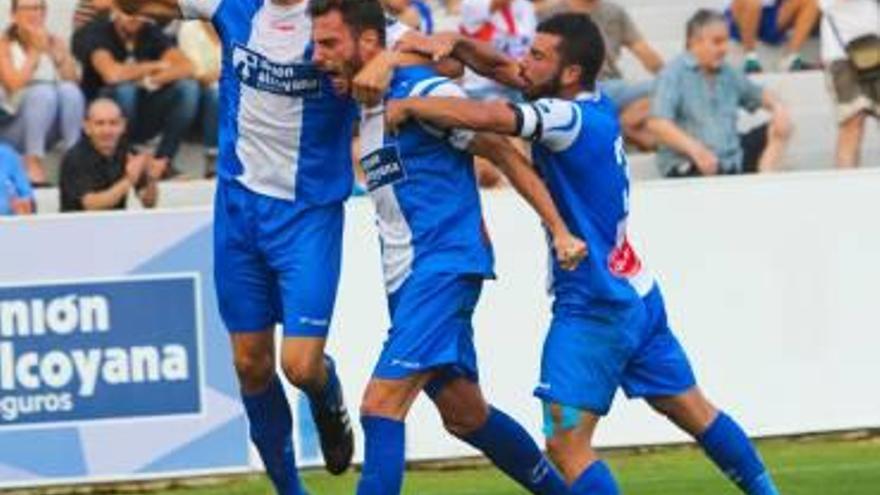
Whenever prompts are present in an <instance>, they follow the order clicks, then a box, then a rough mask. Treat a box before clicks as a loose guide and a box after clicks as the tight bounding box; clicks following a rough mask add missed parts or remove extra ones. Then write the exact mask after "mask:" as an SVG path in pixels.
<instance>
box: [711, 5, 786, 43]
mask: <svg viewBox="0 0 880 495" xmlns="http://www.w3.org/2000/svg"><path fill="white" fill-rule="evenodd" d="M781 7H782V0H777V1H776V2H774V3H773V4H772V5H765V6H764V7H763V8H762V9H761V23H760V24H759V25H758V39H759V40H761V41H763V42H764V43H767V44H768V45H781V44H782V43H784V42H785V40H786V39H787V37H788V33H786V31H785V30H784V29H780V28H779V10H780V9H781ZM724 15H725V17H727V26H728V28H729V29H730V37H731V38H733V39H735V40H736V41H742V35H741V34H740V32H739V26H737V24H736V21H735V20H734V18H733V12H731V11H730V9H727V11H726V12H724Z"/></svg>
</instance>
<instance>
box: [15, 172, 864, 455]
mask: <svg viewBox="0 0 880 495" xmlns="http://www.w3.org/2000/svg"><path fill="white" fill-rule="evenodd" d="M878 190H880V171H878V170H864V171H856V172H850V173H843V172H816V173H798V174H794V173H793V174H780V175H776V176H770V177H758V176H754V177H735V178H724V179H694V180H681V181H650V182H642V183H638V184H636V185H635V186H634V192H633V194H634V197H633V202H632V204H633V218H632V231H633V234H634V239H635V242H636V245H638V246H640V247H641V248H643V249H642V254H643V255H644V257H645V259H646V263H647V264H648V266H650V267H653V269H654V271H655V273H656V274H657V275H658V276H659V279H660V280H661V281H662V286H663V288H664V292H665V295H666V299H667V303H668V305H669V314H670V322H671V324H672V326H673V327H674V329H675V330H676V331H677V333H678V335H679V337H680V338H681V340H682V341H683V343H684V345H685V347H686V349H688V351H689V353H690V355H691V357H692V359H693V363H694V367H695V369H696V371H697V373H698V377H699V381H700V384H701V385H702V386H703V387H704V389H705V390H706V391H707V393H708V395H709V396H710V397H711V398H712V399H713V400H714V401H716V402H717V403H718V404H719V405H721V406H722V407H724V408H725V409H726V410H728V411H729V412H730V413H731V414H733V415H735V416H736V417H738V418H739V419H740V420H741V421H742V423H743V424H744V425H745V426H746V428H747V429H748V431H749V432H750V433H751V434H753V435H777V434H795V433H803V432H811V431H826V430H839V429H848V428H861V427H869V426H878V425H880V416H878V411H880V395H878V394H876V393H870V391H872V390H876V378H877V376H880V360H878V359H877V349H880V332H878V331H877V329H878V328H880V313H878V312H877V311H876V307H877V291H876V287H875V286H876V281H877V280H880V263H877V262H875V260H876V253H878V252H880V230H878V229H876V228H874V227H873V226H874V225H876V212H877V211H880V195H878V194H877V191H878ZM209 191H210V189H208V188H206V189H205V190H203V191H202V192H200V193H199V194H208V193H209ZM484 204H485V209H486V219H487V224H488V226H489V230H490V232H491V234H492V237H493V239H494V241H495V246H496V253H497V273H498V275H499V279H498V281H495V282H489V283H487V286H486V290H485V292H484V297H483V299H482V302H481V304H480V306H479V309H478V311H477V316H476V328H477V331H476V335H477V345H478V349H479V351H480V355H481V366H482V382H483V384H484V385H485V390H486V391H487V395H488V397H489V398H490V399H491V401H492V402H493V403H495V404H497V405H498V406H499V407H502V408H504V409H506V410H508V411H509V412H510V413H511V414H512V415H513V416H514V417H516V418H518V419H519V420H521V421H522V422H523V423H524V424H525V425H527V426H528V427H529V429H530V431H531V433H532V434H533V435H535V437H536V438H540V425H541V416H540V407H539V404H538V403H537V401H536V400H535V399H533V398H532V397H531V390H532V387H533V386H534V384H535V382H536V379H537V372H538V363H539V356H540V351H541V341H542V338H543V335H544V332H545V330H546V328H547V322H548V299H547V297H546V295H545V294H544V290H543V288H544V281H545V274H544V268H545V266H546V263H545V258H544V255H545V251H546V250H545V247H544V243H543V235H542V233H541V231H540V229H539V228H538V224H537V221H536V220H535V217H534V216H533V215H532V214H531V213H530V212H528V211H527V210H526V208H525V206H524V203H523V201H521V200H520V199H519V198H517V197H516V196H515V195H514V194H513V193H512V192H510V191H500V192H492V193H487V194H486V195H485V200H484ZM348 210H349V211H348V221H347V228H346V239H345V261H344V264H343V266H344V267H345V268H344V270H343V277H342V285H341V288H340V295H339V301H338V305H337V313H336V320H335V322H334V334H333V336H332V338H331V346H332V349H331V351H332V352H333V353H335V354H336V355H337V356H338V362H339V363H341V366H340V368H341V370H342V373H343V383H344V384H345V386H346V395H347V397H349V398H350V400H351V401H352V403H353V405H354V404H355V403H356V401H357V398H358V397H360V394H361V392H362V390H363V387H364V385H365V383H366V380H367V379H368V376H369V372H370V370H371V368H372V366H373V363H374V360H375V358H376V356H377V355H378V352H379V349H380V346H381V343H382V341H383V339H384V334H385V329H386V328H387V326H388V320H387V314H386V305H385V301H384V298H385V295H384V291H383V288H382V284H381V277H380V272H379V266H380V263H379V254H378V246H377V242H376V232H375V227H374V220H373V211H372V210H373V208H372V205H370V203H369V202H368V201H352V202H350V203H349V206H348ZM197 211H198V212H201V213H200V214H204V215H206V216H207V215H209V214H210V212H209V210H207V209H199V210H197ZM192 213H193V210H192V209H186V210H179V211H174V210H165V211H162V212H130V213H127V214H126V213H111V214H101V213H96V214H81V215H63V216H57V215H46V216H41V217H35V218H26V219H11V220H5V221H2V222H0V229H2V230H3V231H4V232H5V233H4V241H3V245H4V251H6V250H11V252H10V254H9V256H6V257H5V258H6V259H7V260H17V261H14V264H16V265H20V263H22V262H24V260H40V259H42V260H45V261H46V264H43V262H40V263H39V264H40V266H37V267H34V268H33V270H30V269H29V271H32V272H33V273H44V272H45V271H46V270H48V269H50V268H49V267H50V266H55V265H57V264H59V263H61V264H64V265H65V266H67V265H69V264H71V263H73V264H75V263H77V259H78V258H77V255H75V254H74V253H76V252H83V251H82V250H83V249H86V250H89V249H92V248H94V250H95V251H94V252H91V251H89V254H88V260H90V261H89V263H99V264H100V263H104V262H106V263H111V264H112V263H113V260H112V258H113V257H114V256H119V255H120V254H118V253H126V252H131V249H132V248H134V246H127V243H129V244H130V243H132V242H135V241H132V240H129V239H127V238H126V236H125V235H124V232H117V231H114V232H107V235H106V236H102V238H91V237H89V236H88V234H78V233H77V232H78V230H77V229H76V223H77V222H82V223H83V224H85V223H86V222H90V221H91V219H98V218H103V217H104V216H105V215H128V216H129V217H130V218H132V219H137V220H138V222H141V219H142V218H143V217H144V216H147V217H151V218H153V219H154V222H155V226H154V227H153V228H154V229H155V230H156V231H157V232H159V231H162V230H163V229H167V228H172V229H173V228H174V225H175V222H174V221H173V220H174V216H175V215H181V216H184V215H192ZM4 222H5V225H4ZM16 222H21V223H16ZM41 222H48V223H49V224H51V225H55V226H61V225H58V224H60V223H63V224H65V225H67V227H66V228H64V229H63V230H64V231H65V232H66V233H67V235H66V237H65V239H64V244H65V245H66V246H70V247H71V249H58V246H56V245H48V246H47V245H46V244H45V239H46V238H45V237H44V236H40V235H37V234H33V233H31V232H32V231H34V230H45V229H36V228H33V227H38V226H39V224H40V223H41ZM7 227H8V228H7ZM78 236H79V237H78ZM90 246H91V248H90ZM7 252H8V251H7ZM37 253H45V254H42V255H40V254H37ZM209 255H210V253H205V256H209ZM105 257H106V258H107V259H105ZM34 262H36V261H34ZM3 267H4V264H2V263H0V279H3V278H4V277H5V278H7V279H8V277H9V274H10V273H16V272H15V271H14V270H13V271H8V270H4V269H3ZM6 268H7V269H12V268H14V267H12V266H11V265H9V266H7V267H6ZM4 272H5V274H6V275H4ZM213 331H215V332H219V331H220V330H219V329H215V330H213ZM209 335H210V333H209ZM215 335H216V333H215ZM408 435H409V437H408V439H409V441H408V444H409V448H410V452H409V455H410V457H411V458H413V459H430V458H447V457H455V456H460V455H470V454H473V452H472V451H470V450H468V449H467V448H465V447H464V446H463V445H462V444H461V443H460V442H455V441H453V440H452V439H450V438H449V437H448V435H446V434H445V433H444V432H443V430H442V427H441V425H440V422H439V420H438V417H437V414H436V413H435V412H434V411H433V410H432V409H431V407H430V405H429V403H428V402H427V401H424V400H422V401H420V402H419V404H418V405H417V406H416V408H415V410H414V413H413V415H412V419H411V421H410V422H409V432H408ZM598 438H599V440H598V441H599V444H600V445H604V446H612V445H637V444H650V443H667V442H678V441H683V440H686V439H685V437H683V436H682V435H681V434H680V433H678V432H677V431H676V430H675V429H674V428H672V427H671V426H669V425H668V424H666V423H665V422H664V421H662V420H661V419H660V418H658V417H656V416H654V415H653V414H651V413H650V412H649V411H648V409H647V407H645V406H644V405H642V404H641V403H638V402H626V401H622V400H619V401H618V403H617V404H616V408H615V410H614V413H613V414H612V415H611V417H610V418H609V419H608V420H607V422H605V423H604V424H603V426H602V427H601V428H600V431H599V437H598Z"/></svg>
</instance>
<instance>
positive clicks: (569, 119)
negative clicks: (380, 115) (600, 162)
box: [386, 98, 581, 151]
mask: <svg viewBox="0 0 880 495" xmlns="http://www.w3.org/2000/svg"><path fill="white" fill-rule="evenodd" d="M409 119H418V120H421V121H423V122H428V123H430V124H432V125H435V126H437V127H441V128H443V129H453V128H456V129H471V130H475V131H485V132H495V133H498V134H505V135H509V136H519V137H522V138H525V139H527V140H529V141H533V142H539V143H541V144H543V145H546V146H547V147H549V148H550V149H551V150H554V151H561V150H563V149H565V148H567V147H568V146H570V145H571V143H572V142H574V140H575V138H576V137H577V135H578V133H579V132H580V129H581V115H580V112H579V111H578V109H577V106H576V105H575V104H574V103H572V102H571V101H566V100H561V99H557V98H542V99H540V100H537V101H534V102H529V103H522V104H513V103H509V102H503V101H486V102H480V101H473V100H466V99H463V98H408V99H405V100H397V101H392V102H389V103H388V107H387V108H386V121H387V123H388V126H389V127H390V128H391V129H396V128H397V127H398V126H400V125H401V124H402V123H404V122H406V121H407V120H409Z"/></svg>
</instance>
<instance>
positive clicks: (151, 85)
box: [74, 8, 200, 175]
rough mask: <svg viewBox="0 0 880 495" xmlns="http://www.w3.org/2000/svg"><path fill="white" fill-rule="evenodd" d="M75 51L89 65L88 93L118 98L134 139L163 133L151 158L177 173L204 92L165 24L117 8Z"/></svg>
mask: <svg viewBox="0 0 880 495" xmlns="http://www.w3.org/2000/svg"><path fill="white" fill-rule="evenodd" d="M74 52H75V53H76V56H77V58H79V59H80V61H81V62H82V65H83V90H84V91H85V94H86V97H87V98H88V99H89V100H93V99H95V98H96V97H98V96H107V97H110V98H112V99H113V100H115V101H116V102H117V103H118V104H119V106H120V108H122V112H123V114H124V115H125V118H126V119H127V121H128V122H129V123H130V127H129V129H128V136H129V138H130V139H131V140H132V142H133V144H142V143H144V142H146V141H147V140H149V139H152V138H154V137H156V136H161V139H160V140H159V146H158V148H157V149H156V152H155V155H154V156H153V157H152V158H151V160H152V161H161V162H163V163H164V164H165V167H164V168H165V169H166V170H167V171H168V172H169V175H177V174H178V172H177V171H176V170H175V169H174V167H173V160H174V157H175V155H176V154H177V152H178V150H179V149H180V144H181V142H182V141H183V138H184V137H185V136H186V134H187V132H188V131H189V130H190V128H191V127H192V125H193V122H194V121H195V118H196V113H197V112H198V106H199V94H200V90H199V83H198V82H196V81H195V80H194V79H192V75H193V67H192V64H191V63H190V62H189V60H188V59H187V58H186V55H184V54H183V53H182V52H181V51H180V50H179V49H178V48H176V47H175V46H174V45H173V43H172V42H171V40H169V39H168V38H167V37H166V36H165V35H164V34H163V33H162V29H161V28H160V27H159V26H157V25H156V24H154V23H152V22H150V21H148V20H146V19H144V18H141V17H138V16H132V15H128V14H126V13H124V12H123V11H122V10H120V9H117V8H114V9H113V10H112V13H111V16H110V17H109V18H99V19H97V20H95V21H94V22H92V23H91V24H89V25H88V26H86V27H85V28H83V29H82V31H80V33H78V34H77V36H76V37H75V41H74Z"/></svg>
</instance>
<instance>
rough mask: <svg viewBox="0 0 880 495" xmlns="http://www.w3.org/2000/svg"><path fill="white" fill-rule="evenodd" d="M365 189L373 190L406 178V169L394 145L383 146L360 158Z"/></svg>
mask: <svg viewBox="0 0 880 495" xmlns="http://www.w3.org/2000/svg"><path fill="white" fill-rule="evenodd" d="M361 166H362V167H363V169H364V173H365V174H366V176H367V190H369V191H371V192H372V191H375V190H376V189H379V188H380V187H384V186H389V185H391V184H394V183H397V182H400V181H402V180H404V179H406V169H405V168H404V167H403V161H401V159H400V153H399V152H398V151H397V147H396V146H384V147H382V148H379V149H377V150H376V151H373V152H372V153H370V154H368V155H367V156H365V157H364V158H362V159H361Z"/></svg>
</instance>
